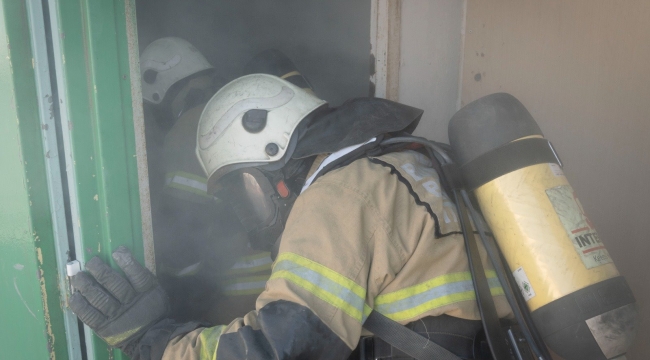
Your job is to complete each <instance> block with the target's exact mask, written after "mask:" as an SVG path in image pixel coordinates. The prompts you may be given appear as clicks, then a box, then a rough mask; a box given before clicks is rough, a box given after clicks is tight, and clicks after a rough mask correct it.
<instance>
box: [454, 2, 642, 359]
mask: <svg viewBox="0 0 650 360" xmlns="http://www.w3.org/2000/svg"><path fill="white" fill-rule="evenodd" d="M648 19H650V2H649V1H647V0H628V1H622V0H575V1H562V0H549V1H532V0H526V1H514V0H492V1H480V0H468V8H467V31H466V37H465V59H464V68H463V79H462V80H463V91H462V101H463V103H468V102H470V101H473V100H475V99H477V98H479V97H481V96H483V95H487V94H490V93H494V92H498V91H505V92H509V93H511V94H513V95H514V96H516V97H517V98H519V99H520V100H521V101H522V102H523V103H524V105H525V106H526V107H527V108H528V110H529V111H530V112H531V114H532V115H533V117H534V118H535V119H536V120H537V122H538V123H539V126H540V128H541V129H542V131H543V132H544V134H545V136H546V137H547V138H548V139H549V140H551V141H552V142H553V144H554V146H555V149H556V150H557V151H558V154H559V156H560V157H561V158H562V160H563V162H564V164H565V167H564V172H565V173H566V176H567V178H568V179H569V181H570V182H571V185H572V186H573V188H574V189H575V191H576V193H577V194H578V197H579V198H580V201H581V203H582V204H583V206H584V209H585V211H586V212H587V214H588V215H589V217H590V219H591V220H592V221H593V222H594V224H595V226H596V229H597V230H598V232H599V234H600V236H601V238H602V241H603V243H605V245H606V246H607V249H608V250H609V253H610V254H611V256H612V258H613V259H614V262H615V264H616V266H617V268H618V269H619V271H620V272H621V274H622V275H624V276H625V277H626V279H627V281H628V283H629V284H630V286H631V287H632V290H633V291H634V293H635V296H636V299H637V304H638V305H639V308H640V312H641V325H640V327H639V332H638V334H637V341H636V342H635V344H634V346H633V348H632V351H631V352H630V353H629V354H628V355H629V358H630V359H647V358H648V354H650V342H648V341H647V339H648V338H649V337H650V306H649V304H650V282H649V281H648V279H647V274H648V273H649V272H650V262H649V261H648V254H650V242H649V241H648V229H647V224H648V219H649V218H650V189H649V188H648V186H649V184H650V142H649V141H648V138H649V136H650V71H648V70H650V41H649V38H650V21H648ZM479 74H480V75H479Z"/></svg>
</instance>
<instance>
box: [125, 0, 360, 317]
mask: <svg viewBox="0 0 650 360" xmlns="http://www.w3.org/2000/svg"><path fill="white" fill-rule="evenodd" d="M136 10H137V16H138V18H137V21H138V35H139V44H140V50H141V51H142V50H144V48H145V47H146V46H147V45H148V44H149V43H151V42H152V41H154V40H156V39H159V38H162V37H168V36H174V37H180V38H183V39H185V40H187V41H189V42H190V43H192V44H193V45H194V46H195V47H196V48H197V49H198V50H199V51H200V52H201V53H202V54H203V55H204V56H205V57H206V58H207V59H208V61H209V62H210V63H211V64H212V66H214V68H215V71H216V74H217V75H218V76H219V77H221V78H223V79H224V80H225V81H230V80H233V79H235V78H237V77H239V76H242V75H243V70H244V67H245V65H246V64H247V63H248V62H249V61H250V60H251V59H252V58H253V57H254V56H255V55H257V54H258V53H260V52H262V51H264V50H267V49H277V50H280V51H281V52H283V53H284V54H286V55H287V56H288V57H289V58H290V59H291V60H292V61H293V62H294V63H295V65H296V67H297V68H298V70H299V71H300V72H301V73H302V74H303V75H304V76H305V77H306V78H307V79H308V81H309V82H310V83H311V85H312V87H313V88H314V90H315V93H316V94H317V95H318V96H319V97H321V98H323V99H325V100H327V101H328V102H329V103H330V104H331V105H333V106H336V105H339V104H341V103H342V102H343V101H345V100H347V99H350V98H354V97H362V96H368V93H369V73H370V61H369V58H370V56H369V53H370V1H369V0H364V1H349V0H335V1H305V0H289V1H268V0H239V1H217V0H182V1H181V0H138V1H137V9H136ZM156 116H157V114H156V113H155V112H154V111H152V108H151V107H150V106H147V105H146V104H145V119H146V120H145V127H146V129H145V130H146V135H147V139H146V141H147V155H148V161H149V177H150V179H149V180H150V190H151V203H152V215H153V227H154V241H155V246H156V259H157V268H158V269H159V274H161V276H162V281H163V284H166V285H167V286H166V288H167V291H168V292H171V293H170V296H171V298H172V300H174V299H176V300H177V304H176V305H177V306H178V305H179V304H180V305H183V306H182V308H180V309H178V308H177V309H176V310H177V312H180V313H179V314H177V315H178V316H179V317H181V318H182V317H185V318H197V317H199V318H200V317H201V316H202V312H205V311H209V308H208V307H206V303H208V302H210V299H211V298H212V297H214V296H219V292H220V289H218V288H215V284H214V283H213V282H212V281H211V280H212V279H210V278H199V279H197V278H193V279H189V280H183V281H176V280H173V281H171V282H168V281H167V280H169V279H166V278H165V276H164V275H163V274H162V273H161V271H160V269H162V268H165V267H169V265H170V263H173V261H170V260H169V259H171V258H174V259H176V260H180V261H178V262H180V263H184V262H185V263H191V262H192V259H193V258H197V259H196V260H197V261H198V260H205V257H206V256H205V255H206V254H214V258H213V259H212V261H211V263H210V264H209V265H210V269H211V271H214V272H219V271H224V269H227V268H228V267H229V266H231V265H232V264H231V263H230V262H232V261H233V257H232V256H229V254H228V249H229V247H228V245H226V244H224V243H225V242H227V241H228V236H230V235H232V233H233V232H235V231H236V229H235V228H234V227H229V223H231V222H232V221H233V220H232V217H230V216H229V214H227V213H222V214H217V215H215V216H219V217H221V216H222V217H223V218H220V219H215V221H214V224H213V225H214V226H215V227H220V229H219V231H218V232H217V233H218V234H219V238H214V239H213V242H210V243H205V241H192V239H188V238H187V237H186V236H184V234H185V233H186V232H187V230H188V229H196V228H200V227H202V226H205V223H206V222H207V220H206V219H205V218H204V219H196V218H195V214H194V213H192V212H191V211H187V212H184V211H183V209H173V214H174V218H175V220H176V221H175V222H173V224H172V223H170V222H168V221H166V220H165V219H166V218H165V215H162V212H163V211H169V209H168V208H167V210H164V209H165V206H166V204H165V199H164V196H162V189H163V185H164V181H165V169H164V168H163V162H162V149H163V144H164V138H165V134H166V131H168V128H165V127H161V126H159V125H160V122H159V121H157V120H156ZM204 213H207V211H206V212H204ZM166 216H169V212H168V213H167V215H166ZM235 221H236V220H235ZM206 231H209V230H208V229H206ZM231 247H233V246H231ZM199 257H203V258H202V259H199ZM207 257H208V258H209V256H207ZM204 262H205V261H204Z"/></svg>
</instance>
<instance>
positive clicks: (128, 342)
mask: <svg viewBox="0 0 650 360" xmlns="http://www.w3.org/2000/svg"><path fill="white" fill-rule="evenodd" d="M421 115H422V111H421V110H418V109H415V108H412V107H409V106H405V105H401V104H397V103H394V102H390V101H387V100H382V99H366V98H361V99H354V100H350V101H348V102H346V103H345V104H343V105H342V106H340V107H338V108H334V109H333V108H329V107H328V106H327V104H326V102H324V101H322V100H321V99H319V98H317V97H316V96H314V95H312V94H311V93H309V92H306V91H304V90H302V89H301V88H299V87H297V86H295V85H293V84H291V83H290V82H287V81H285V80H282V79H280V78H277V77H274V76H269V75H262V74H255V75H248V76H244V77H241V78H239V79H236V80H234V81H232V82H231V83H229V84H227V85H226V86H225V87H223V88H222V89H221V90H220V91H219V92H218V93H217V94H216V95H215V96H214V97H213V98H212V99H211V100H210V102H209V103H208V104H207V105H206V108H205V110H204V111H203V115H202V116H201V119H200V121H199V125H198V132H197V136H196V142H195V146H196V153H197V156H198V159H199V162H200V164H201V166H202V168H203V170H204V171H205V174H206V176H207V179H208V181H207V184H206V185H207V189H208V193H210V194H215V195H216V196H217V197H219V198H220V199H222V200H223V201H224V202H227V203H228V204H230V205H231V206H232V207H233V209H234V213H235V214H236V215H237V217H238V218H239V221H240V222H241V224H242V226H243V227H244V228H245V229H246V230H247V232H248V235H249V237H250V238H251V239H253V241H254V242H255V243H257V244H276V246H277V247H278V249H279V250H278V254H277V257H276V258H275V261H274V263H273V270H272V275H271V278H270V280H269V281H268V282H267V283H266V288H265V290H264V292H262V293H261V294H260V295H259V297H258V298H257V302H256V309H255V310H254V311H251V312H249V313H247V314H246V315H245V316H243V317H240V318H235V319H234V320H232V321H231V322H229V323H228V324H226V323H224V325H219V326H207V327H206V326H204V325H201V324H198V323H175V322H173V321H172V320H169V319H168V310H167V309H168V305H167V301H166V297H165V295H164V292H163V290H162V289H161V287H160V286H159V285H158V284H157V282H156V279H155V278H154V276H153V275H152V274H151V273H149V272H148V271H147V270H146V269H144V268H143V267H142V266H141V265H139V264H138V263H137V261H135V260H134V259H133V257H132V256H131V255H130V253H129V252H128V250H127V249H125V248H119V249H118V250H116V252H115V253H114V254H113V258H114V259H115V261H116V263H117V264H118V265H119V266H120V267H121V268H122V269H123V271H124V273H125V275H126V279H125V278H123V277H121V276H119V275H118V273H117V272H116V271H115V270H112V269H110V268H109V267H108V266H107V265H106V264H104V263H103V262H102V261H101V260H99V259H97V258H94V259H92V260H91V261H89V262H88V263H87V264H86V269H87V271H88V273H80V274H78V275H76V276H75V277H73V280H72V282H73V284H74V286H75V288H76V289H78V290H79V292H77V293H75V294H74V295H73V296H72V298H71V300H70V307H71V308H72V309H73V311H74V312H75V314H77V315H78V316H79V317H80V319H81V320H82V321H83V322H85V323H86V324H88V325H89V326H90V327H91V328H93V329H94V330H95V331H96V332H97V334H98V335H99V336H100V337H102V338H103V339H104V340H105V341H107V342H108V343H109V344H110V345H112V346H117V347H119V348H121V349H122V350H124V351H125V352H126V353H127V354H128V355H130V356H132V357H133V358H138V359H214V358H217V359H243V358H251V359H345V358H347V357H348V356H350V354H351V353H352V351H353V350H354V349H355V348H357V346H358V345H359V340H360V338H361V337H362V335H364V334H366V333H364V331H363V325H364V322H365V321H366V319H367V317H368V316H369V314H371V311H376V312H378V313H380V314H382V315H384V316H385V317H387V318H389V319H392V320H394V321H396V322H399V323H400V324H405V325H408V326H409V327H411V328H412V329H414V330H417V331H418V332H420V333H421V334H422V335H423V336H424V337H425V338H427V339H430V340H431V341H433V342H435V343H437V344H440V345H442V346H443V347H444V348H446V349H447V350H449V351H451V352H452V353H454V354H456V355H457V356H458V357H460V358H464V359H474V358H475V352H474V339H475V336H476V334H477V333H478V332H479V330H480V328H481V324H480V321H479V320H480V315H479V311H478V308H477V304H476V300H475V294H474V290H473V285H472V280H471V275H470V272H469V268H468V260H467V257H466V254H465V247H464V244H463V237H462V235H461V228H460V225H459V221H458V217H457V216H456V209H455V206H454V204H453V203H452V202H451V201H450V199H449V197H448V196H447V194H446V192H445V190H444V187H443V184H442V183H441V181H440V178H439V175H438V172H437V170H436V163H435V161H433V160H432V159H430V158H429V157H427V156H425V155H424V154H423V153H421V152H418V151H415V150H407V149H399V151H398V149H394V151H393V150H391V151H389V149H381V148H379V149H378V148H377V146H376V144H377V141H378V139H380V138H382V137H383V136H386V135H387V134H399V133H404V132H406V133H408V132H411V131H412V130H413V129H414V128H415V126H416V125H417V123H418V121H419V119H420V117H421ZM481 258H482V260H483V263H484V264H487V263H488V262H487V261H486V255H485V251H484V250H483V249H482V248H481ZM486 274H487V277H488V280H489V284H490V287H491V292H492V294H493V297H494V302H495V305H496V308H497V312H498V314H499V316H500V317H508V316H510V312H511V310H510V308H509V306H508V305H507V302H506V300H505V298H504V296H503V295H502V294H503V290H502V289H501V287H500V285H499V283H498V281H497V280H496V278H495V274H494V272H493V271H492V270H491V269H490V268H487V267H486ZM127 279H128V280H127ZM366 335H367V334H366ZM375 340H377V341H375V342H374V343H373V345H372V346H371V347H370V350H372V351H374V355H373V356H374V358H393V357H394V358H398V357H399V356H400V355H399V354H400V353H399V352H398V351H394V350H395V349H391V347H390V345H387V344H385V343H382V342H381V341H379V340H378V339H375ZM364 343H365V342H364ZM382 349H383V350H382ZM367 350H368V349H364V351H365V352H366V353H367ZM384 350H385V353H382V351H384ZM402 356H403V354H402Z"/></svg>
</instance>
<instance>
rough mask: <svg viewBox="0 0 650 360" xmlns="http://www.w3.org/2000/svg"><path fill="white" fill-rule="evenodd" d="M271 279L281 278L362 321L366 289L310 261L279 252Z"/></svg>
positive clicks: (292, 254)
mask: <svg viewBox="0 0 650 360" xmlns="http://www.w3.org/2000/svg"><path fill="white" fill-rule="evenodd" d="M271 279H285V280H287V281H289V282H291V283H293V284H296V285H298V286H300V287H301V288H303V289H305V290H307V291H309V292H310V293H312V294H314V295H315V296H316V297H318V298H319V299H321V300H323V301H325V302H327V303H328V304H330V305H332V306H334V307H335V308H337V309H340V310H341V311H343V312H344V313H346V314H348V315H349V316H351V317H352V318H354V319H356V320H358V321H359V322H362V321H363V320H364V316H363V314H364V305H365V298H366V289H364V288H363V287H362V286H360V285H358V284H357V283H355V282H354V281H352V280H350V279H348V278H347V277H345V276H343V275H341V274H339V273H337V272H335V271H333V270H331V269H329V268H327V267H325V266H323V265H321V264H318V263H316V262H314V261H312V260H309V259H307V258H305V257H302V256H300V255H297V254H294V253H289V252H286V253H282V254H280V255H279V256H278V258H277V259H276V262H275V265H274V266H273V273H272V274H271Z"/></svg>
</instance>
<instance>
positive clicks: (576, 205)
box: [546, 185, 612, 269]
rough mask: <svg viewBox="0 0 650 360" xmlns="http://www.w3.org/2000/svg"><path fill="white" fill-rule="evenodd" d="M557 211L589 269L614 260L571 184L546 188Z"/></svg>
mask: <svg viewBox="0 0 650 360" xmlns="http://www.w3.org/2000/svg"><path fill="white" fill-rule="evenodd" d="M546 194H547V195H548V198H549V200H550V201H551V204H553V208H554V209H555V212H556V213H557V215H558V216H559V217H560V221H562V225H563V226H564V229H565V230H566V232H567V235H568V236H569V239H571V241H572V242H573V246H574V247H575V249H576V251H577V252H578V255H579V256H580V258H581V259H582V262H583V263H584V264H585V266H586V267H587V269H591V268H594V267H596V266H600V265H605V264H608V263H611V262H612V259H611V257H610V256H609V253H608V252H607V249H605V245H603V243H602V242H601V241H600V237H598V233H597V232H596V229H595V228H594V226H593V225H592V223H591V221H589V218H587V215H585V212H584V210H583V209H582V205H581V204H580V201H579V200H578V198H577V197H576V195H575V193H574V192H573V189H572V188H571V186H569V185H562V186H558V187H554V188H551V189H547V190H546Z"/></svg>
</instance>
